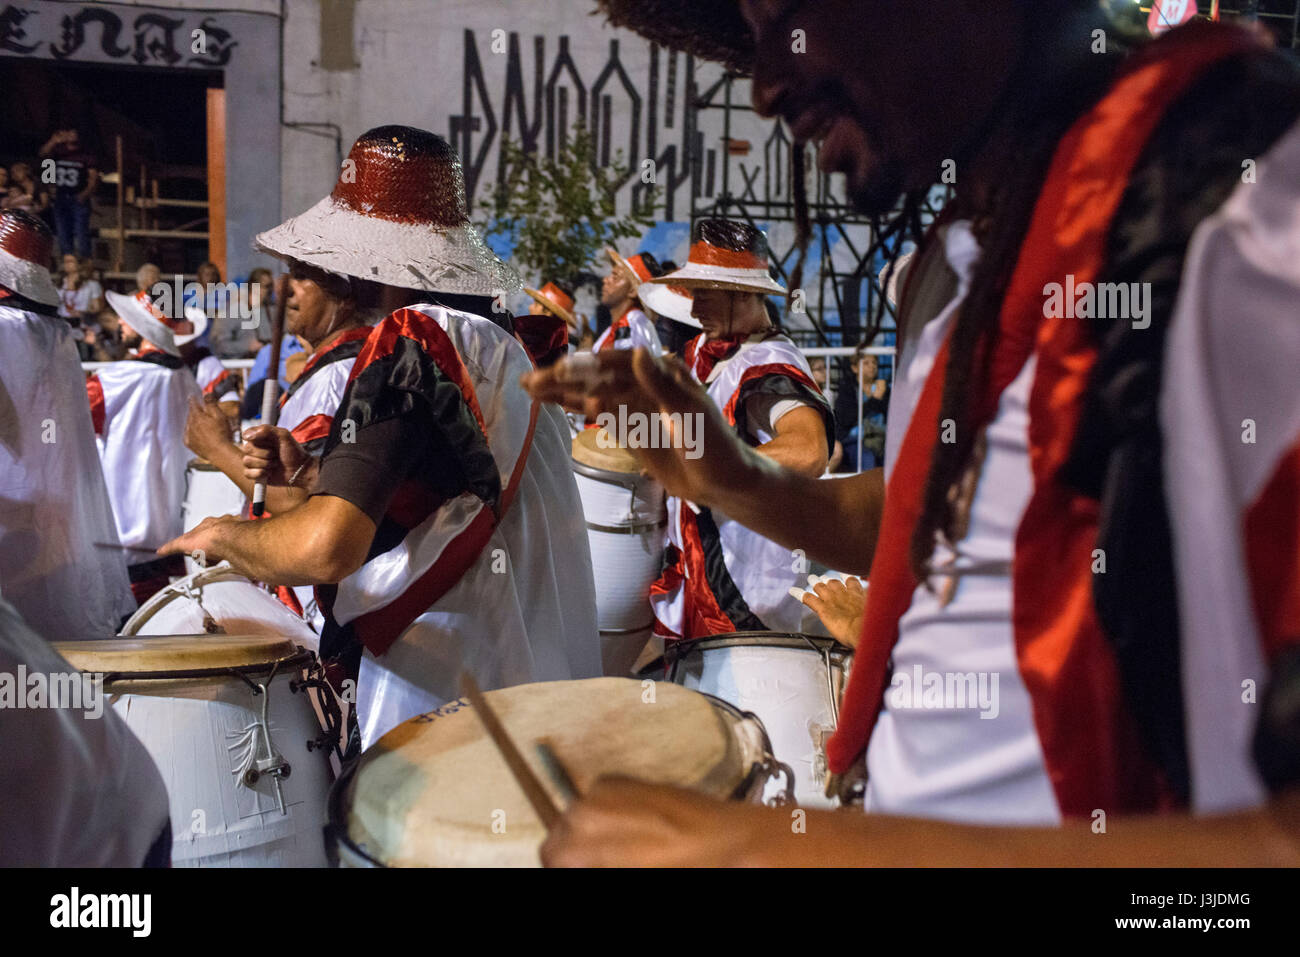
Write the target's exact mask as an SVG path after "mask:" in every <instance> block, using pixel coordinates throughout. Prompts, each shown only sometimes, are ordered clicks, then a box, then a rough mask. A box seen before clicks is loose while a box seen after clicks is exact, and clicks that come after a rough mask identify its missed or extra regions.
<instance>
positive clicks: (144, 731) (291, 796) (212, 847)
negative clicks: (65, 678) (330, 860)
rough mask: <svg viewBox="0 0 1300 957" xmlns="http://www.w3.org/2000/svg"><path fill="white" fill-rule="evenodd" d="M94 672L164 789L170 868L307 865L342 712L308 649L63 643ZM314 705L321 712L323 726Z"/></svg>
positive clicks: (265, 640) (190, 640)
mask: <svg viewBox="0 0 1300 957" xmlns="http://www.w3.org/2000/svg"><path fill="white" fill-rule="evenodd" d="M54 647H55V649H56V650H57V651H58V652H59V653H60V654H61V655H63V657H65V658H66V659H68V661H70V662H71V663H72V664H73V665H75V666H76V667H77V668H80V669H81V670H82V671H86V672H91V673H100V674H103V675H104V676H105V677H104V692H105V694H107V695H109V696H110V701H111V702H112V706H113V709H114V710H115V711H117V713H118V714H119V715H121V716H122V718H123V719H124V720H125V721H126V723H127V725H128V726H129V727H130V728H131V730H132V731H133V732H134V733H135V735H136V736H137V737H138V738H139V739H140V741H141V742H142V743H143V744H144V746H145V748H146V749H147V750H148V751H149V754H150V755H151V756H152V757H153V759H154V763H155V764H157V766H158V770H159V772H161V774H162V777H163V781H164V782H165V783H166V785H167V796H168V805H169V808H170V812H171V826H172V835H173V837H172V863H173V865H175V866H177V867H266V866H273V867H317V866H323V865H324V864H325V855H324V852H323V850H322V848H321V842H320V833H321V827H322V826H323V825H324V821H325V807H326V800H327V797H328V794H329V784H330V777H331V776H330V773H329V765H328V761H327V757H328V755H329V754H330V753H331V752H332V751H333V750H334V748H335V746H336V744H337V743H338V741H339V729H340V727H341V718H340V716H339V710H338V706H337V703H336V702H335V700H334V697H333V694H332V693H331V692H330V691H329V689H328V687H327V686H326V684H325V682H324V680H323V679H322V677H321V673H320V666H319V663H318V662H317V660H316V656H315V655H314V654H313V653H312V652H310V651H308V650H307V649H305V648H301V647H299V646H297V645H295V644H294V643H293V642H292V641H288V640H286V639H283V638H269V637H263V636H256V635H249V636H241V635H168V636H158V637H136V638H115V639H109V640H106V641H82V642H61V643H57V644H55V646H54ZM318 713H323V714H325V715H327V716H328V720H327V721H326V723H325V725H324V726H322V723H321V722H320V721H319V720H318V718H317V715H318Z"/></svg>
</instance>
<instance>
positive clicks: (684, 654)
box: [666, 631, 852, 808]
mask: <svg viewBox="0 0 1300 957" xmlns="http://www.w3.org/2000/svg"><path fill="white" fill-rule="evenodd" d="M823 654H825V655H826V658H825V659H824V658H823ZM851 656H852V652H851V651H850V649H848V648H846V647H845V646H843V645H841V644H839V643H838V642H835V641H833V640H831V639H829V638H820V637H811V636H804V635H790V634H784V633H778V632H757V631H755V632H741V633H737V634H732V635H714V636H711V637H709V638H702V639H699V640H696V641H689V642H686V641H677V642H670V643H669V646H668V648H667V649H666V659H667V662H668V665H669V671H668V674H669V679H670V680H672V681H674V682H676V683H677V684H680V685H682V686H683V687H686V688H693V689H695V690H696V691H702V692H705V693H706V694H711V695H716V696H717V697H719V698H721V699H722V700H723V701H727V702H730V703H731V704H733V705H735V706H736V707H737V708H739V709H741V710H742V711H749V712H752V713H753V714H755V715H757V716H758V718H759V720H761V721H762V722H763V727H764V728H766V729H767V733H768V736H769V737H770V738H771V741H772V752H773V754H775V756H776V759H777V760H778V761H781V762H783V763H785V764H788V765H789V766H790V767H791V768H792V769H793V771H794V776H795V798H796V800H797V801H798V803H799V805H800V806H801V807H814V808H815V807H833V806H835V802H834V801H832V800H831V799H830V798H827V797H826V796H825V786H826V775H827V768H826V752H825V742H826V739H827V738H829V737H830V735H831V732H833V731H834V730H835V724H836V714H837V711H838V708H839V697H840V695H842V694H843V688H844V682H845V680H846V678H847V674H848V663H849V661H850V659H851ZM828 663H829V677H830V683H829V684H828V681H827V678H828Z"/></svg>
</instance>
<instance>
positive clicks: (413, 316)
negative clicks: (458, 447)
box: [348, 309, 487, 436]
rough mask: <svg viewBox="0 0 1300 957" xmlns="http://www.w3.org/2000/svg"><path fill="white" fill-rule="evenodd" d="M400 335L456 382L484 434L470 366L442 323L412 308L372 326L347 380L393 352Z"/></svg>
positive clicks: (481, 414) (484, 425) (398, 311)
mask: <svg viewBox="0 0 1300 957" xmlns="http://www.w3.org/2000/svg"><path fill="white" fill-rule="evenodd" d="M399 338H407V339H410V340H412V341H413V342H415V343H417V344H418V345H419V346H420V348H421V349H423V350H424V351H425V352H426V353H427V354H428V355H429V356H430V358H432V359H433V361H434V364H435V365H437V366H438V368H439V369H440V370H441V371H442V374H443V375H445V376H446V377H447V378H449V379H450V380H451V381H452V382H454V383H456V386H457V388H459V389H460V393H461V395H462V396H464V398H465V404H466V405H467V406H469V410H470V411H471V412H472V413H473V414H474V420H475V421H476V422H478V427H479V429H480V430H481V431H482V433H483V434H484V435H485V436H486V435H487V425H486V424H485V423H484V420H483V410H482V409H480V408H479V404H478V399H477V398H476V397H475V395H474V386H473V385H472V383H471V381H470V377H469V370H467V369H466V368H465V363H464V362H462V361H461V358H460V354H459V353H458V352H457V351H456V346H455V345H454V344H453V343H452V341H451V339H450V338H448V336H447V333H446V332H445V331H444V330H443V328H442V326H440V325H438V323H437V322H435V321H434V320H433V319H431V318H430V317H429V316H426V315H425V314H424V313H422V312H419V311H417V310H415V309H398V310H397V311H396V312H394V313H393V314H392V315H391V316H389V317H388V318H387V319H385V320H384V321H383V322H381V323H380V324H379V325H378V326H376V327H375V328H374V330H373V331H372V332H371V333H370V339H369V340H368V341H367V342H366V344H365V346H364V347H363V348H362V350H361V354H360V355H359V356H357V361H356V364H355V365H353V366H352V374H351V375H350V376H348V382H351V381H353V380H354V379H356V377H357V376H359V375H360V374H361V373H362V372H363V371H364V370H365V368H366V366H368V365H370V364H371V363H372V362H376V361H378V360H379V359H383V358H385V357H386V356H390V355H392V354H393V349H394V348H396V346H397V340H398V339H399Z"/></svg>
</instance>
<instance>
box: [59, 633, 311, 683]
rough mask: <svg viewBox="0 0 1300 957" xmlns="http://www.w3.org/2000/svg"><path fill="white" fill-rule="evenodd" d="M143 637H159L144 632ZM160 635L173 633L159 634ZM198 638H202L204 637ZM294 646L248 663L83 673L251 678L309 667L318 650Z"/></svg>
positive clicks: (131, 678)
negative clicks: (284, 652) (270, 657)
mask: <svg viewBox="0 0 1300 957" xmlns="http://www.w3.org/2000/svg"><path fill="white" fill-rule="evenodd" d="M140 637H155V636H152V635H142V636H140ZM156 637H159V638H164V637H170V636H168V635H158V636H156ZM196 637H200V638H201V637H202V636H196ZM294 647H296V648H297V649H298V650H297V651H295V652H294V653H293V654H291V655H285V656H284V657H282V658H276V659H275V660H273V661H259V662H254V663H251V664H247V665H224V666H222V667H218V668H170V669H167V670H164V671H105V672H94V671H86V672H83V674H101V673H102V674H103V676H104V678H103V683H104V684H105V685H110V684H118V683H122V682H136V681H190V680H193V679H199V678H243V679H245V680H248V679H249V678H251V677H254V676H257V675H260V674H263V673H269V674H271V675H276V674H285V675H288V674H292V670H291V669H292V668H297V669H298V670H303V669H306V668H307V667H308V666H309V665H310V664H311V662H312V660H313V659H314V658H315V657H316V653H315V652H314V651H312V650H311V649H310V648H304V647H302V646H301V645H295V646H294ZM282 668H283V670H282Z"/></svg>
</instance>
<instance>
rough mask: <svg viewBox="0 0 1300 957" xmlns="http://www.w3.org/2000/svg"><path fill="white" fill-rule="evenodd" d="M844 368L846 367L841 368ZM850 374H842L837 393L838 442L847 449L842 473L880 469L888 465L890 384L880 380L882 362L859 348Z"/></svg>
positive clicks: (854, 355) (862, 348) (865, 348)
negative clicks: (886, 442) (886, 462)
mask: <svg viewBox="0 0 1300 957" xmlns="http://www.w3.org/2000/svg"><path fill="white" fill-rule="evenodd" d="M841 369H843V367H842V366H841ZM847 371H848V373H849V374H848V375H844V374H841V376H840V384H839V390H838V391H837V392H836V394H835V423H836V428H837V430H838V432H839V434H838V435H837V436H836V438H837V440H838V441H839V442H840V443H841V444H842V445H843V446H844V458H843V461H842V463H841V466H840V471H846V472H859V471H864V470H866V469H873V468H878V467H879V466H881V465H883V464H884V462H885V412H886V410H887V409H888V408H889V383H887V382H886V381H885V380H884V379H882V378H881V377H880V360H879V359H878V358H877V357H876V356H874V355H871V354H869V353H868V352H867V346H866V344H865V343H863V344H862V345H860V346H858V348H857V351H856V352H854V354H853V360H852V362H850V363H849V367H848V370H847ZM859 382H861V395H862V421H861V426H859V423H858V407H857V402H858V395H859V385H858V383H859Z"/></svg>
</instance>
